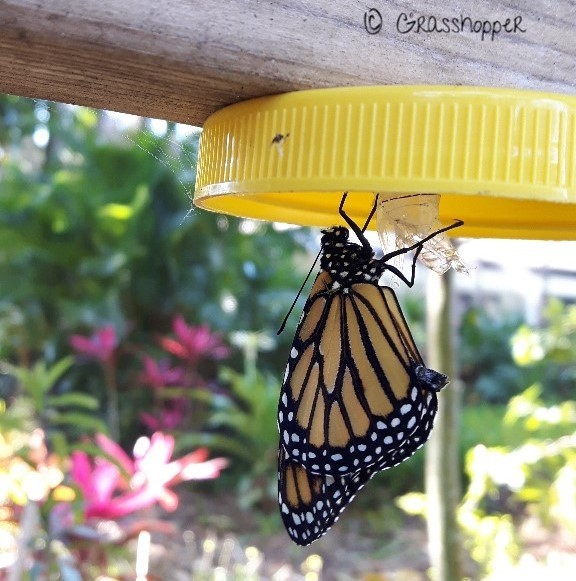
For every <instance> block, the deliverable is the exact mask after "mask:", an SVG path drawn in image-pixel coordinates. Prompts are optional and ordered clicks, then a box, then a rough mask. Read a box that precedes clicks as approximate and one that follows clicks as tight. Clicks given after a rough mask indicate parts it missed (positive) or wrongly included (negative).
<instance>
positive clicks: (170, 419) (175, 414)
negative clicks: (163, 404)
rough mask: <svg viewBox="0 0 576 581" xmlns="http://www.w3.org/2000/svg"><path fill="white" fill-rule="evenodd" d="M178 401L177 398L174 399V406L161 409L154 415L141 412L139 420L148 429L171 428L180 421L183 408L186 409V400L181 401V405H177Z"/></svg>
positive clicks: (182, 416) (175, 426)
mask: <svg viewBox="0 0 576 581" xmlns="http://www.w3.org/2000/svg"><path fill="white" fill-rule="evenodd" d="M178 403H179V400H177V401H176V404H177V405H176V406H174V407H172V408H166V409H163V410H161V411H160V412H158V413H157V414H156V415H152V414H149V413H147V412H142V413H141V414H140V420H141V421H142V423H143V424H144V425H145V426H146V427H147V428H148V429H149V430H173V429H174V428H177V427H178V426H179V425H180V424H181V423H182V420H183V419H184V410H185V409H186V407H185V403H186V402H181V405H178Z"/></svg>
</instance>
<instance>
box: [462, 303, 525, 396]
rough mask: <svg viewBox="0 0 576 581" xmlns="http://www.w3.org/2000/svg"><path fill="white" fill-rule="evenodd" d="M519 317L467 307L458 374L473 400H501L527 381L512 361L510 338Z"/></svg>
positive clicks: (518, 323)
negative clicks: (496, 314) (497, 316)
mask: <svg viewBox="0 0 576 581" xmlns="http://www.w3.org/2000/svg"><path fill="white" fill-rule="evenodd" d="M520 324H521V320H520V319H519V318H518V317H514V316H504V315H501V316H500V317H499V318H496V317H491V316H489V315H488V314H487V313H485V312H484V311H482V310H480V309H477V308H472V309H470V310H468V311H467V312H466V313H465V314H464V316H463V318H462V323H461V327H460V348H459V357H460V368H461V376H462V379H463V380H464V382H465V383H466V385H467V386H468V388H469V390H470V391H471V394H474V396H475V399H483V400H486V401H489V402H492V403H504V402H506V401H507V400H508V399H509V397H510V396H511V395H514V394H515V393H518V392H519V391H521V389H522V388H523V387H524V386H525V385H526V384H527V383H530V381H527V374H526V373H523V371H522V370H521V369H519V368H518V366H517V365H516V364H515V363H514V360H513V358H512V354H511V347H510V341H511V337H512V335H513V333H514V332H515V331H516V329H518V327H519V326H520Z"/></svg>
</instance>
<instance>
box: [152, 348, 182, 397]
mask: <svg viewBox="0 0 576 581" xmlns="http://www.w3.org/2000/svg"><path fill="white" fill-rule="evenodd" d="M143 363H144V373H142V375H141V379H142V381H143V382H144V383H145V384H147V385H150V386H152V387H153V388H155V389H159V388H161V387H166V386H169V385H182V384H183V383H184V380H185V377H186V371H185V370H184V369H183V368H182V367H170V362H169V361H168V360H167V359H162V360H161V361H156V360H155V359H152V357H149V356H148V355H145V356H144V359H143Z"/></svg>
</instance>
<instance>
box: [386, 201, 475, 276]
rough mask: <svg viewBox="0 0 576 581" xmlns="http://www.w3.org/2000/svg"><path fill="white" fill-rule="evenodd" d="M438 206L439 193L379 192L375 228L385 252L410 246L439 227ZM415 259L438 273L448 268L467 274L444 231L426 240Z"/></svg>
mask: <svg viewBox="0 0 576 581" xmlns="http://www.w3.org/2000/svg"><path fill="white" fill-rule="evenodd" d="M439 206H440V195H439V194H378V206H377V209H376V229H377V231H378V236H379V237H380V243H381V244H382V248H383V249H384V252H391V251H393V250H397V249H399V248H406V247H408V246H412V245H413V244H416V243H417V242H419V241H421V240H422V239H424V238H425V237H426V236H427V235H428V234H430V233H431V232H433V231H434V230H439V229H440V228H441V227H442V225H441V223H440V219H439ZM403 258H404V257H403V256H400V257H398V260H399V262H402V260H403ZM418 259H419V260H420V261H421V262H422V263H423V264H424V265H425V266H427V267H428V268H430V269H431V270H433V271H434V272H436V273H437V274H444V273H445V272H446V271H448V270H449V269H450V268H453V269H454V270H456V271H457V272H463V273H465V274H468V269H467V267H466V265H465V264H464V263H463V262H462V260H461V259H460V257H459V256H458V252H457V250H456V248H455V247H454V245H453V244H452V242H451V241H450V239H449V238H448V236H447V235H446V233H441V234H439V235H438V236H436V237H434V238H432V239H431V240H428V241H427V242H425V243H424V245H423V249H422V251H421V252H420V255H419V256H418ZM396 266H398V267H400V266H401V265H396Z"/></svg>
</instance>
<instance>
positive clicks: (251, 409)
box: [178, 368, 278, 511]
mask: <svg viewBox="0 0 576 581" xmlns="http://www.w3.org/2000/svg"><path fill="white" fill-rule="evenodd" d="M220 378H221V380H222V382H223V384H224V385H225V386H226V387H227V388H228V390H229V391H228V392H227V393H218V394H213V395H212V396H211V398H210V399H211V401H210V405H211V412H210V414H209V419H208V421H207V423H206V429H205V431H203V432H202V433H201V434H190V435H182V436H181V437H180V438H179V440H178V441H179V445H180V446H198V445H205V446H208V447H209V448H210V449H212V450H216V451H218V453H222V454H224V455H226V456H228V457H230V458H231V460H232V465H231V470H230V471H228V473H227V474H226V475H225V478H232V479H234V481H235V482H236V483H237V492H238V500H239V503H240V505H241V506H242V507H244V508H249V507H253V506H255V505H258V506H259V507H260V508H262V509H264V510H265V511H269V510H270V509H271V508H272V506H274V507H275V502H274V501H275V498H276V471H275V470H274V468H275V466H276V454H277V449H278V428H277V426H276V410H277V408H278V380H277V379H276V378H275V377H273V376H270V375H269V374H264V373H262V372H260V371H257V370H256V369H255V368H252V369H251V370H250V371H249V372H247V373H238V372H236V371H234V370H232V369H229V368H224V369H222V371H221V374H220Z"/></svg>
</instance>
